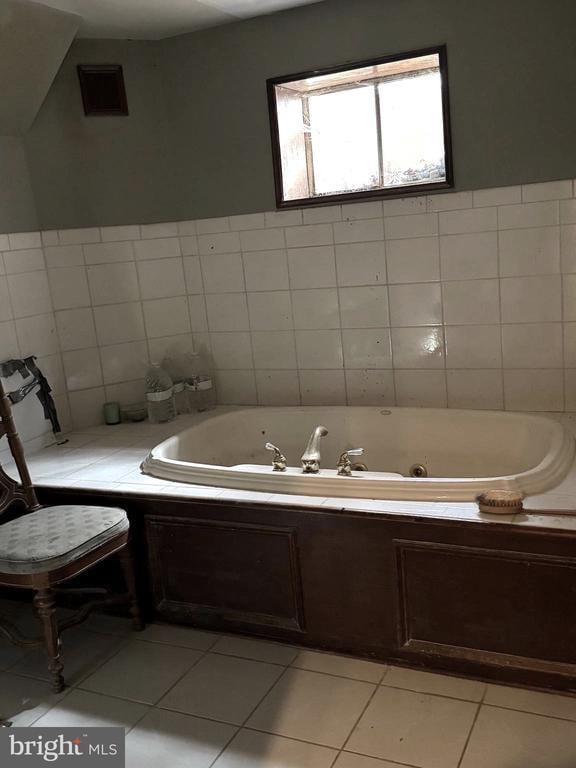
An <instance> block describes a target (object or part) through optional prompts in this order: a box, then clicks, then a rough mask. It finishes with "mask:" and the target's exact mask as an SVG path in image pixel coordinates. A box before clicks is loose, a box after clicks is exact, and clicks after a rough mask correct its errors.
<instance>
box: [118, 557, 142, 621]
mask: <svg viewBox="0 0 576 768" xmlns="http://www.w3.org/2000/svg"><path fill="white" fill-rule="evenodd" d="M119 558H120V564H121V565H122V572H123V574H124V581H125V582H126V587H127V590H128V597H129V605H130V616H132V626H133V627H134V629H135V630H137V631H138V632H140V631H141V630H143V629H144V622H143V621H142V615H141V613H140V604H139V602H138V593H137V591H136V571H135V570H134V558H133V557H132V548H131V546H130V544H127V545H126V546H125V547H124V549H122V550H121V551H120V554H119Z"/></svg>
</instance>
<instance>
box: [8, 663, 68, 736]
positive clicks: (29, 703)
mask: <svg viewBox="0 0 576 768" xmlns="http://www.w3.org/2000/svg"><path fill="white" fill-rule="evenodd" d="M63 696H64V694H63V693H62V694H54V693H52V692H51V691H50V686H49V684H48V683H47V682H44V681H40V680H33V679H32V678H30V677H18V676H17V675H12V674H10V673H9V672H4V673H2V674H0V718H3V719H4V720H11V721H12V722H13V723H14V725H16V726H19V727H25V726H28V725H32V723H34V722H35V721H36V720H38V718H39V717H42V715H44V714H45V713H46V712H47V711H48V710H49V709H50V708H51V707H53V706H54V705H55V704H57V703H58V702H59V701H60V700H61V699H62V697H63Z"/></svg>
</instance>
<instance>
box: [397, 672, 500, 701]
mask: <svg viewBox="0 0 576 768" xmlns="http://www.w3.org/2000/svg"><path fill="white" fill-rule="evenodd" d="M382 685H388V686H392V687H393V688H405V689H406V690H408V691H416V692H418V693H435V694H436V695H438V696H451V697H452V698H453V699H464V700H465V701H481V700H482V696H483V695H484V690H485V688H486V685H485V683H480V682H478V681H477V680H465V679H464V678H461V677H450V676H449V675H438V674H436V673H433V672H423V671H422V670H420V669H406V668H404V667H390V669H389V670H388V672H386V674H385V675H384V680H383V681H382Z"/></svg>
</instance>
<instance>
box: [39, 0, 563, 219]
mask: <svg viewBox="0 0 576 768" xmlns="http://www.w3.org/2000/svg"><path fill="white" fill-rule="evenodd" d="M575 29H576V3H574V0H554V2H549V0H505V2H503V1H502V0H468V2H462V0H434V1H433V2H431V0H329V1H328V2H325V3H320V4H319V5H313V6H308V7H303V8H298V9H295V10H293V11H289V12H285V13H281V14H276V15H273V16H268V17H260V18H258V19H254V20H250V21H245V22H240V23H238V24H231V25H229V26H224V27H220V28H216V29H212V30H207V31H204V32H199V33H195V34H191V35H185V36H182V37H179V38H173V39H169V40H165V41H162V42H160V43H135V42H110V41H79V42H77V43H75V44H74V46H73V48H72V50H71V53H70V54H69V56H68V58H67V59H66V61H65V63H64V65H63V67H62V69H61V72H60V74H59V76H58V77H57V79H56V81H55V83H54V85H53V87H52V89H51V91H50V93H49V95H48V98H47V100H46V102H45V104H44V106H43V108H42V110H41V112H40V114H39V116H38V118H37V120H36V122H35V124H34V126H33V128H32V130H31V132H30V133H29V135H28V137H27V141H26V143H27V148H28V153H29V159H30V166H31V168H32V177H33V185H34V189H35V193H36V198H37V204H38V212H39V218H40V223H41V225H42V226H43V227H45V228H53V227H58V226H60V227H73V226H90V225H94V224H115V223H120V222H136V221H137V222H153V221H161V220H167V219H172V220H173V219H177V218H196V217H207V216H219V215H223V214H233V213H245V212H252V211H254V212H255V211H261V210H267V209H270V208H273V206H274V190H273V179H272V164H271V153H270V136H269V128H268V114H267V104H266V90H265V81H266V78H268V77H271V76H274V75H282V74H289V73H292V72H298V71H302V70H307V69H311V68H314V67H323V66H329V65H333V64H340V63H342V62H346V61H354V60H358V59H362V58H366V57H371V56H378V55H383V54H386V53H392V52H399V51H408V50H411V49H414V48H420V47H426V46H430V45H433V44H436V43H447V45H448V56H449V74H450V92H451V102H452V133H453V143H454V160H455V177H456V188H457V189H476V188H481V187H489V186H498V185H506V184H515V183H519V182H532V181H543V180H550V179H557V178H566V177H568V176H576V141H575V140H574V126H575V125H576V100H575V99H574V98H573V94H574V93H576V35H575V34H574V30H575ZM79 61H83V62H89V61H94V62H98V61H99V62H111V61H115V62H120V63H122V64H123V65H124V67H125V72H126V83H127V90H128V99H129V103H130V109H131V115H130V117H129V118H91V119H86V118H84V116H83V114H82V107H81V103H80V96H79V92H78V86H77V80H76V73H75V71H74V67H75V64H76V63H77V62H79ZM166 108H167V111H166Z"/></svg>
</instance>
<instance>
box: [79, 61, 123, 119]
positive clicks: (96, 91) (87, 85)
mask: <svg viewBox="0 0 576 768" xmlns="http://www.w3.org/2000/svg"><path fill="white" fill-rule="evenodd" d="M78 77H79V79H80V90H81V91H82V103H83V104H84V114H85V115H127V114H128V102H127V101H126V89H125V88H124V73H123V72H122V67H121V66H120V64H79V65H78Z"/></svg>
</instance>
